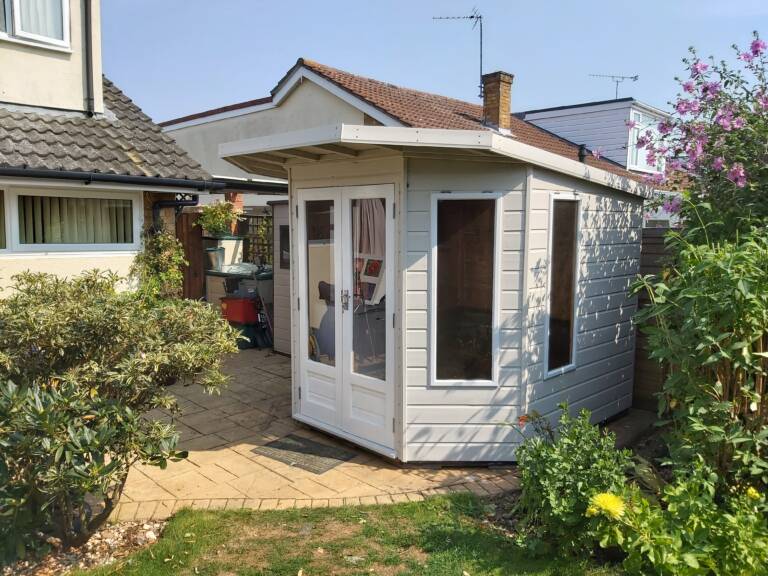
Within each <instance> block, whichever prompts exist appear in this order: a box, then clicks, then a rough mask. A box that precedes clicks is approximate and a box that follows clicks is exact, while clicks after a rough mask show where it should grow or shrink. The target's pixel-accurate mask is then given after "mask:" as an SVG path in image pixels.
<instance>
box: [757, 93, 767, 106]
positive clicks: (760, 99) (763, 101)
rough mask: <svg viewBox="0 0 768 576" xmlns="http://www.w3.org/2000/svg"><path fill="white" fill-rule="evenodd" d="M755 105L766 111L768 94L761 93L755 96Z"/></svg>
mask: <svg viewBox="0 0 768 576" xmlns="http://www.w3.org/2000/svg"><path fill="white" fill-rule="evenodd" d="M757 103H758V104H759V105H760V108H762V109H763V110H768V94H766V93H765V92H762V93H760V94H758V95H757Z"/></svg>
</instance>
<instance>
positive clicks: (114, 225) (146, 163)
mask: <svg viewBox="0 0 768 576" xmlns="http://www.w3.org/2000/svg"><path fill="white" fill-rule="evenodd" d="M99 16H100V4H99V2H98V0H36V1H33V0H14V1H13V2H10V1H5V2H0V71H2V72H0V286H7V285H8V284H9V283H10V279H11V276H13V275H14V274H16V273H19V272H21V271H24V270H32V271H41V272H53V273H57V274H60V275H64V276H71V275H74V274H77V273H79V272H81V271H83V270H86V269H91V268H100V269H110V270H113V271H115V272H117V273H119V274H121V275H125V274H126V273H127V272H128V270H129V267H130V265H131V262H132V261H133V258H134V255H135V254H136V253H137V251H138V250H139V249H140V247H141V234H142V229H143V228H144V227H145V226H149V225H150V224H152V223H153V222H154V223H155V224H160V223H163V224H164V225H165V227H166V228H169V229H171V230H173V227H174V212H175V209H176V208H177V207H178V206H180V205H189V204H194V203H195V201H196V200H195V198H196V194H198V193H201V192H203V191H211V190H223V189H224V184H223V183H216V182H213V181H211V178H210V176H209V175H208V173H206V172H205V171H204V170H203V169H202V168H201V167H200V165H199V164H198V162H196V161H195V160H193V159H192V158H191V157H190V156H189V155H188V154H187V153H186V152H185V151H184V150H182V149H181V148H180V147H179V146H177V145H176V143H175V142H174V141H173V140H172V139H171V138H170V137H169V136H166V135H164V134H163V133H162V131H161V130H160V128H159V127H158V126H157V125H155V124H154V123H153V122H152V121H151V120H150V119H149V118H148V117H147V116H146V115H145V114H144V113H143V112H142V111H141V110H140V109H139V108H138V107H137V106H136V105H135V104H134V103H133V102H132V101H131V100H130V99H128V98H127V97H126V96H125V95H124V94H123V93H122V92H121V91H120V90H119V89H118V88H117V86H115V85H114V84H113V83H112V82H110V81H109V80H107V79H106V78H103V77H102V65H101V32H100V17H99Z"/></svg>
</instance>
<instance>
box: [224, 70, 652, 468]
mask: <svg viewBox="0 0 768 576" xmlns="http://www.w3.org/2000/svg"><path fill="white" fill-rule="evenodd" d="M483 82H484V101H483V104H482V105H479V104H472V103H467V102H463V101H460V100H454V99H451V98H445V97H442V96H437V95H434V94H428V93H424V92H419V91H415V90H409V89H405V88H400V87H397V86H393V85H391V84H386V83H383V82H379V81H376V80H372V79H369V78H364V77H361V76H356V75H353V74H349V73H347V72H343V71H340V70H336V69H334V68H329V67H327V66H324V65H321V64H317V63H315V62H310V61H307V60H299V61H298V62H297V64H296V65H295V66H294V67H293V68H292V69H291V70H290V71H289V73H288V74H287V75H286V76H285V77H284V78H283V79H282V80H281V81H280V82H279V84H278V85H277V86H276V88H275V89H274V90H273V91H272V95H271V97H269V98H267V99H262V100H261V101H258V102H256V103H254V102H251V103H245V104H244V105H243V106H242V108H240V109H238V108H236V107H234V108H233V107H229V108H228V110H226V111H225V112H222V113H221V114H222V117H221V118H220V120H221V122H219V129H220V128H221V126H222V125H224V124H225V123H226V122H233V123H236V125H237V126H238V129H237V133H238V134H239V135H240V137H238V138H233V139H232V140H231V141H227V142H223V143H221V144H220V145H219V146H218V151H217V152H218V154H219V156H220V157H221V158H222V159H224V160H226V161H228V162H230V163H232V164H234V165H236V166H237V167H238V168H240V169H241V170H243V171H245V172H247V173H252V174H261V175H267V176H276V177H282V178H286V179H287V180H288V182H289V197H288V223H289V228H288V230H287V231H286V233H288V234H289V236H290V248H289V249H288V250H286V258H290V266H286V268H287V269H289V270H290V275H289V285H290V291H289V292H290V296H289V300H288V305H289V307H290V322H291V327H290V334H291V342H290V345H291V356H292V362H293V417H294V418H295V419H297V420H300V421H301V422H304V423H306V424H308V425H310V426H313V427H315V428H318V429H320V430H323V431H326V432H328V433H330V434H333V435H336V436H339V437H342V438H345V439H347V440H349V441H351V442H354V443H356V444H359V445H361V446H364V447H367V448H368V449H370V450H372V451H375V452H377V453H380V454H384V455H386V456H389V457H392V458H395V459H398V460H400V461H432V462H499V461H510V460H514V457H515V446H516V444H517V443H518V442H519V440H520V438H519V436H518V434H517V432H516V431H515V429H514V428H513V427H510V426H509V425H508V424H509V423H510V422H515V421H516V420H517V418H518V417H519V416H520V415H522V414H524V413H529V412H531V411H533V410H536V411H538V412H539V413H542V414H545V415H546V414H551V415H554V414H556V413H557V410H558V408H557V406H558V404H559V403H560V402H562V401H565V400H567V401H568V402H569V403H570V406H571V407H572V409H574V410H576V409H579V408H582V407H586V408H589V409H590V410H591V411H592V414H593V418H594V419H595V420H603V419H606V418H608V417H610V416H612V415H615V414H617V413H619V412H621V411H623V410H625V409H627V408H629V407H630V405H631V403H632V385H633V364H634V342H635V341H634V332H633V326H632V322H631V319H632V315H633V313H634V311H635V305H636V304H635V301H634V300H633V299H632V298H630V297H629V296H628V295H627V289H628V286H629V284H630V282H631V281H632V279H633V277H634V276H635V275H636V273H637V272H638V270H639V256H640V238H641V227H642V218H643V216H642V214H643V212H642V208H643V200H644V197H645V194H646V192H647V191H646V189H645V187H644V186H643V185H642V184H641V183H640V182H638V181H637V180H636V176H635V175H633V174H631V173H629V172H627V171H626V170H625V169H624V168H623V167H621V166H619V165H617V164H615V163H613V162H611V161H609V160H605V159H600V158H597V157H595V156H594V155H593V154H592V153H591V152H590V151H589V150H588V149H586V148H585V147H584V146H579V145H578V143H572V142H569V141H566V140H563V139H561V138H558V137H556V136H554V135H553V134H551V133H549V132H547V131H545V130H543V129H541V128H538V127H536V126H534V125H532V124H530V123H527V122H525V121H523V120H520V119H519V118H517V117H515V116H514V115H513V114H511V113H510V99H511V85H512V76H511V75H509V74H506V73H503V72H497V73H493V74H487V75H485V76H484V78H483ZM286 264H287V263H286Z"/></svg>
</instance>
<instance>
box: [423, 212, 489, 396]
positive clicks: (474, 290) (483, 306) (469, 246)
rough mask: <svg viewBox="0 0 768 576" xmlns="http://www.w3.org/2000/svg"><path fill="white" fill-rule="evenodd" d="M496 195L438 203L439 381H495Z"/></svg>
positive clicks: (437, 296)
mask: <svg viewBox="0 0 768 576" xmlns="http://www.w3.org/2000/svg"><path fill="white" fill-rule="evenodd" d="M495 213H496V200H495V199H479V198H478V199H474V198H473V199H445V200H443V199H440V200H438V201H437V259H436V262H435V263H434V266H435V267H436V270H434V271H433V273H435V280H434V283H433V287H434V289H435V290H436V295H435V303H436V309H435V310H434V311H433V313H434V315H435V324H434V330H435V335H434V343H435V345H436V351H435V366H434V374H435V376H436V378H437V380H456V381H472V380H481V381H491V380H493V328H494V326H493V318H494V314H493V296H494V254H495V235H496V230H495V228H496V218H495Z"/></svg>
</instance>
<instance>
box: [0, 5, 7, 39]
mask: <svg viewBox="0 0 768 576" xmlns="http://www.w3.org/2000/svg"><path fill="white" fill-rule="evenodd" d="M7 11H8V6H7V5H6V3H5V2H4V0H0V32H8V14H7Z"/></svg>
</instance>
